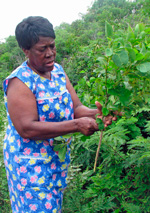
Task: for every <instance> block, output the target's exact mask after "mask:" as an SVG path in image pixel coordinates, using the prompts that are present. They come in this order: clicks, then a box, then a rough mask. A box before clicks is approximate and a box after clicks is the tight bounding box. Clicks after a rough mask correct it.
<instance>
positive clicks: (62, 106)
mask: <svg viewBox="0 0 150 213" xmlns="http://www.w3.org/2000/svg"><path fill="white" fill-rule="evenodd" d="M14 77H17V78H18V79H20V80H21V81H22V82H23V83H24V84H25V85H26V86H27V87H28V88H29V89H30V90H31V91H32V93H33V94H34V96H35V98H36V102H37V111H38V115H39V122H61V121H65V120H72V119H73V118H74V112H73V102H72V100H71V95H70V93H69V92H68V90H67V89H66V78H65V73H64V71H63V69H62V67H61V66H60V65H58V64H56V63H55V65H54V69H53V70H52V71H51V80H48V79H46V78H43V77H41V76H39V75H38V74H37V73H35V72H34V71H33V70H31V69H30V67H29V66H28V65H27V62H26V61H25V62H24V63H23V64H22V65H21V66H19V67H18V68H17V69H16V70H15V71H13V72H12V73H11V75H10V76H8V77H7V78H6V79H5V81H4V82H3V88H4V100H5V106H6V109H7V117H8V128H7V130H6V135H5V139H4V162H5V167H6V173H7V179H8V186H9V194H10V200H11V206H12V212H13V213H17V212H19V213H29V212H38V213H46V212H48V213H50V212H52V213H60V212H61V206H62V199H63V191H64V189H65V187H66V186H67V169H68V166H69V163H70V148H69V145H70V144H68V145H67V152H66V156H65V159H64V160H60V159H59V156H58V153H57V152H55V151H54V150H53V148H54V146H53V142H54V138H50V139H47V140H31V139H24V138H22V137H21V136H20V135H19V134H18V132H17V131H16V129H15V127H14V125H13V123H12V121H11V119H10V116H9V113H8V108H7V87H8V83H9V79H12V78H14ZM16 104H17V100H16Z"/></svg>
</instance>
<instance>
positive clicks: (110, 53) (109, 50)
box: [105, 48, 113, 56]
mask: <svg viewBox="0 0 150 213" xmlns="http://www.w3.org/2000/svg"><path fill="white" fill-rule="evenodd" d="M105 54H106V56H112V54H113V50H112V48H107V49H106V51H105Z"/></svg>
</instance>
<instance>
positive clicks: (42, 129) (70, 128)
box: [7, 78, 98, 140]
mask: <svg viewBox="0 0 150 213" xmlns="http://www.w3.org/2000/svg"><path fill="white" fill-rule="evenodd" d="M7 98H8V111H9V114H10V118H11V120H12V122H13V124H14V126H15V128H16V130H17V131H18V133H19V134H20V135H21V137H23V138H30V139H32V138H33V139H38V140H40V139H49V138H53V137H57V136H60V135H65V134H68V133H73V132H81V133H83V134H85V135H91V134H93V133H94V132H95V131H97V130H98V126H97V124H96V123H95V121H94V119H89V118H79V119H74V120H70V121H63V122H40V121H38V113H37V106H36V100H35V97H34V95H33V93H32V92H31V91H30V89H29V88H28V87H27V86H26V85H25V84H24V83H23V82H21V81H20V80H19V79H18V78H14V79H12V80H11V81H10V82H9V85H8V91H7ZM16 100H17V103H16ZM77 104H78V103H76V102H75V105H77Z"/></svg>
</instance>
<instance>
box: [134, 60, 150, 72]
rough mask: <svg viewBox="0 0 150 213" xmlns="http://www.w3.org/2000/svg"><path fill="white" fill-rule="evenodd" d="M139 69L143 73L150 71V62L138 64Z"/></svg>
mask: <svg viewBox="0 0 150 213" xmlns="http://www.w3.org/2000/svg"><path fill="white" fill-rule="evenodd" d="M137 69H138V70H139V71H140V72H142V73H146V72H149V71H150V62H145V63H143V64H139V65H138V66H137Z"/></svg>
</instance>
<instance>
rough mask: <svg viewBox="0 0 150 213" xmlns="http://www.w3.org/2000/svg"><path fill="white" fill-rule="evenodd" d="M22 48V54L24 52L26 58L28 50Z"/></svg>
mask: <svg viewBox="0 0 150 213" xmlns="http://www.w3.org/2000/svg"><path fill="white" fill-rule="evenodd" d="M22 50H23V52H24V54H25V56H26V58H28V55H29V50H26V49H23V48H22Z"/></svg>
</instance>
